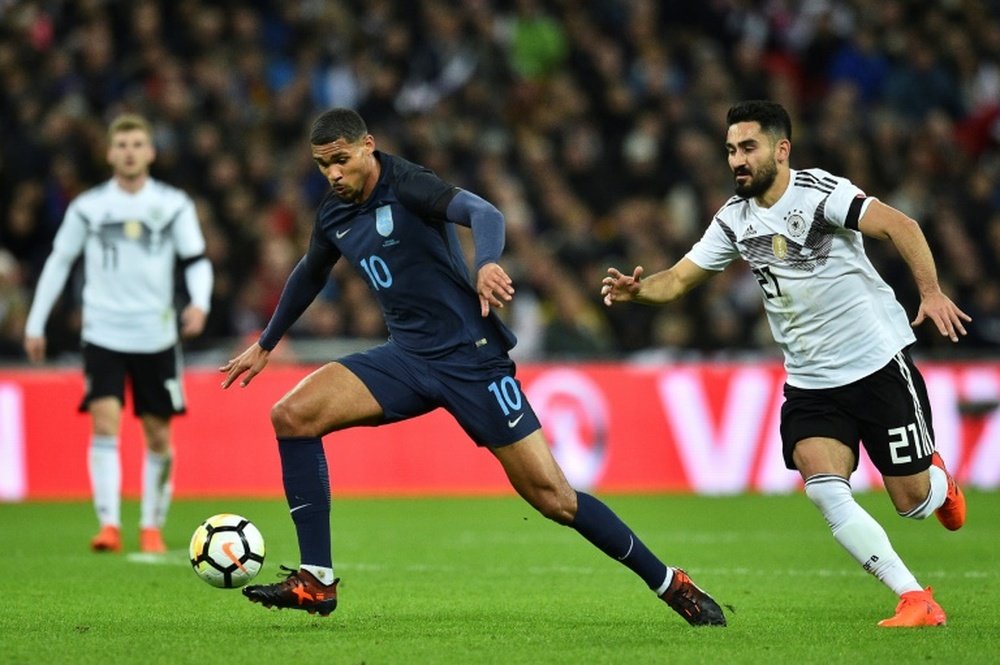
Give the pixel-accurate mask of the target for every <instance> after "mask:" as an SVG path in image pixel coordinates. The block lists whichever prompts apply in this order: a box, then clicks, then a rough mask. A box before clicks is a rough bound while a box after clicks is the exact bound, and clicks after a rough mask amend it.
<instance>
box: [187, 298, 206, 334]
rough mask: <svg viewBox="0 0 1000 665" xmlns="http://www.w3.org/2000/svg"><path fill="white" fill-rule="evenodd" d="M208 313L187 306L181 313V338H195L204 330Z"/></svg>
mask: <svg viewBox="0 0 1000 665" xmlns="http://www.w3.org/2000/svg"><path fill="white" fill-rule="evenodd" d="M207 318H208V312H206V311H205V310H203V309H202V308H200V307H196V306H194V305H188V306H187V307H185V308H184V311H183V312H181V337H183V338H185V339H190V338H192V337H197V336H198V335H200V334H201V331H203V330H204V329H205V319H207Z"/></svg>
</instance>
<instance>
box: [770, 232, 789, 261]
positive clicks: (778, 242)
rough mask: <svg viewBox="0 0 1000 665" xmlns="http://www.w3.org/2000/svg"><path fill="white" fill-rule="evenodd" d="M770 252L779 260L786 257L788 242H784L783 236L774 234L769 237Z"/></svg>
mask: <svg viewBox="0 0 1000 665" xmlns="http://www.w3.org/2000/svg"><path fill="white" fill-rule="evenodd" d="M771 252H773V253H774V256H775V257H777V258H778V259H780V260H784V258H785V257H786V256H788V241H787V240H785V236H783V235H778V234H777V233H776V234H774V236H772V237H771Z"/></svg>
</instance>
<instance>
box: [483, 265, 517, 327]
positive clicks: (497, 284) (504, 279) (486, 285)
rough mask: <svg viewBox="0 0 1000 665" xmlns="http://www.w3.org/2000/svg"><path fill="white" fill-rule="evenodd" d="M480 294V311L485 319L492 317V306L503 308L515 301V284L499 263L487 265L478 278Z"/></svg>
mask: <svg viewBox="0 0 1000 665" xmlns="http://www.w3.org/2000/svg"><path fill="white" fill-rule="evenodd" d="M476 292H477V293H479V311H480V314H482V315H483V317H487V316H489V315H490V306H493V307H500V308H502V307H503V304H504V303H505V302H510V301H511V300H513V299H514V282H513V280H511V278H510V276H509V275H508V274H507V271H505V270H504V269H503V268H501V267H500V264H498V263H485V264H483V267H482V268H480V269H479V274H478V275H477V277H476Z"/></svg>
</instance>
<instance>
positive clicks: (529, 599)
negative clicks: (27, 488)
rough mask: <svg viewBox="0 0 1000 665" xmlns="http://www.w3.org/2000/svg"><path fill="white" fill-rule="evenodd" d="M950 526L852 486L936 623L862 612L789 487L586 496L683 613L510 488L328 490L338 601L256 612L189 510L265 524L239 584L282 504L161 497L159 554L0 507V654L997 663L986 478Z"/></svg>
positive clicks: (57, 507) (272, 562)
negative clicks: (673, 575) (645, 560)
mask: <svg viewBox="0 0 1000 665" xmlns="http://www.w3.org/2000/svg"><path fill="white" fill-rule="evenodd" d="M967 495H968V499H969V521H968V523H967V524H966V526H965V528H963V529H962V530H961V531H958V532H956V533H950V532H947V531H945V530H944V529H943V528H942V527H941V526H940V525H939V524H938V523H937V522H936V520H934V519H933V518H932V519H930V520H927V521H924V522H914V521H911V520H904V519H901V518H899V517H897V516H896V515H895V513H894V512H893V510H892V507H891V505H890V504H889V501H888V498H887V497H886V496H885V495H884V494H882V493H871V494H863V495H861V496H860V497H859V501H860V502H861V503H862V505H864V506H865V507H866V508H867V509H868V510H870V511H871V512H872V513H873V514H874V515H875V517H876V518H877V519H879V520H880V521H881V523H882V524H883V525H884V526H885V527H886V530H887V531H888V532H889V535H890V537H891V538H892V540H893V543H894V545H895V547H896V549H897V551H898V552H899V553H900V554H901V555H902V556H903V558H904V560H905V561H906V562H907V563H908V565H909V566H910V568H911V570H913V571H914V573H915V574H916V575H917V577H918V579H919V580H920V581H921V582H922V583H923V584H926V585H931V586H933V587H934V588H935V595H936V597H937V599H938V600H939V602H940V603H941V605H942V606H943V607H944V608H945V611H946V612H947V613H948V625H947V626H945V627H943V628H925V629H916V630H909V629H907V630H899V629H897V630H887V629H879V628H876V627H875V623H876V622H877V621H878V620H879V619H882V618H884V617H886V616H889V615H891V614H892V611H893V609H894V606H895V603H896V599H895V597H894V596H893V595H892V594H891V593H890V592H889V591H888V590H887V589H885V588H884V587H883V586H882V585H881V584H880V583H878V582H877V581H876V580H874V579H873V578H871V577H869V576H868V575H866V574H865V573H863V572H862V571H861V570H860V569H859V567H858V566H857V565H856V564H855V563H854V562H853V561H852V560H851V559H850V557H849V556H848V555H847V553H846V552H844V551H842V550H841V548H840V547H839V545H837V544H836V543H835V542H834V541H833V539H832V538H831V536H830V534H829V531H828V529H827V527H826V525H825V523H824V522H823V520H822V518H821V517H820V515H819V513H818V512H817V511H816V510H815V508H813V506H812V505H810V504H809V502H808V501H807V500H806V498H805V497H804V496H802V495H801V494H798V495H791V496H739V497H724V498H706V497H696V496H604V497H602V498H604V499H605V500H606V501H607V502H608V504H609V505H611V506H612V507H613V508H614V509H615V510H616V511H618V513H619V514H620V515H621V516H622V517H623V518H624V519H625V520H626V521H627V522H628V523H629V524H630V525H631V526H632V527H633V528H634V529H635V530H636V532H637V533H638V534H639V535H640V537H642V538H643V539H644V540H645V541H646V543H647V544H648V545H649V546H650V547H651V548H652V549H653V550H654V551H655V552H657V553H658V554H660V556H661V557H662V558H663V559H664V560H665V561H666V562H667V563H669V564H674V565H680V566H683V567H685V568H686V569H687V570H688V572H689V573H691V575H692V576H693V577H694V578H695V580H696V581H697V582H698V583H699V584H700V585H701V586H702V587H704V588H705V589H706V590H708V591H709V592H710V593H712V594H713V595H714V596H715V598H716V599H717V600H719V602H720V603H722V604H723V605H724V606H725V607H726V608H727V615H728V618H729V627H728V628H724V629H714V628H701V629H694V628H691V627H689V626H688V625H687V624H686V623H684V622H683V621H682V620H681V619H680V617H678V616H677V615H675V614H674V613H673V612H671V611H670V610H669V609H668V608H667V607H666V605H664V604H663V603H661V602H660V601H658V600H657V599H656V598H655V597H654V596H653V595H652V594H651V593H650V592H649V591H648V590H647V589H646V588H645V586H644V585H643V584H642V582H641V581H640V580H639V579H638V578H637V577H635V576H634V575H633V574H632V573H631V572H629V571H627V570H626V569H624V568H623V567H621V566H619V565H618V564H616V563H615V562H613V561H611V560H609V559H607V558H606V557H605V556H604V555H602V554H601V553H600V552H598V551H597V550H595V549H594V548H592V547H590V546H589V545H588V544H587V543H586V542H585V541H583V540H582V539H581V538H580V537H579V536H578V535H577V534H576V533H575V532H573V531H572V530H570V529H567V528H564V527H560V526H557V525H555V524H552V523H549V522H547V521H546V520H544V519H543V518H541V517H540V516H538V515H537V514H535V513H534V512H533V511H532V510H531V509H530V508H529V507H528V506H527V505H526V504H524V503H523V502H521V501H520V500H518V499H516V498H513V497H500V498H474V499H473V498H449V499H338V498H336V497H335V499H334V505H333V517H332V521H333V532H334V557H335V564H336V568H337V574H338V575H339V576H340V577H341V578H342V579H343V581H342V584H341V588H340V606H339V607H338V609H337V611H336V612H334V613H333V614H332V615H331V616H329V617H327V618H319V617H313V616H309V615H307V614H306V613H304V612H296V611H291V610H282V611H277V610H265V609H264V608H262V607H260V606H258V605H253V604H251V603H249V602H248V601H247V600H245V599H244V598H243V597H242V595H241V594H240V592H239V591H238V590H224V589H215V588H212V587H210V586H208V585H207V584H205V583H203V582H201V581H200V580H198V579H197V578H196V577H195V575H194V574H193V573H192V571H191V570H190V569H189V568H190V566H189V565H188V563H187V540H188V538H189V537H190V534H191V532H192V531H193V530H194V528H195V526H196V525H197V524H198V523H199V522H200V521H201V520H202V519H203V518H205V517H207V516H209V515H211V514H214V513H217V512H237V513H241V514H243V515H245V516H247V517H249V518H250V519H252V520H253V521H254V522H255V523H256V524H257V525H258V526H259V527H260V529H261V531H262V532H263V534H264V537H265V539H266V540H267V547H268V552H267V561H266V563H265V565H264V569H263V571H262V573H261V575H260V576H259V577H258V578H257V581H261V580H263V581H273V580H276V579H277V570H278V564H279V563H284V564H288V565H294V564H297V549H296V546H295V537H294V531H293V528H292V524H291V521H290V519H289V518H288V514H287V507H286V506H285V505H284V503H283V502H282V501H260V500H253V499H239V498H233V499H214V500H206V501H178V502H175V505H174V508H173V510H172V512H171V516H170V521H169V523H168V526H167V529H166V531H165V536H166V539H167V542H168V545H169V546H170V547H171V548H172V550H171V552H169V553H168V554H167V555H165V556H163V557H152V558H150V557H143V556H141V555H137V554H135V553H134V552H135V550H136V543H137V534H136V531H137V529H135V528H134V526H133V525H134V524H135V523H136V521H137V513H138V508H137V506H136V504H135V503H134V502H131V503H126V505H125V524H126V530H125V538H126V549H127V550H128V551H127V552H126V553H125V554H122V555H108V554H102V555H97V554H92V553H91V552H89V551H88V549H87V544H88V541H89V538H90V536H91V535H92V534H93V532H94V531H95V522H94V518H93V515H92V510H91V507H90V505H89V503H83V502H80V503H28V504H2V505H0V541H2V547H0V562H2V564H3V574H2V575H0V663H3V664H5V665H6V664H21V663H23V664H25V665H35V664H39V663H42V664H44V663H94V664H100V665H113V664H117V663H143V664H157V663H164V664H171V665H173V664H182V663H197V664H199V665H204V664H213V663H239V664H241V665H242V664H250V663H268V664H271V665H277V664H279V663H309V662H316V663H321V662H322V663H369V664H380V663H405V664H410V663H446V664H447V663H455V664H463V665H464V664H468V663H498V664H500V663H503V664H505V665H506V664H510V663H572V664H573V665H583V664H588V665H589V664H591V663H630V664H634V663H698V662H717V663H768V664H771V663H824V664H829V663H942V664H944V663H965V664H967V663H995V662H998V661H1000V646H998V645H1000V609H998V608H1000V557H998V555H997V550H998V547H1000V493H984V492H968V493H967Z"/></svg>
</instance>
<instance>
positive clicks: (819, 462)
mask: <svg viewBox="0 0 1000 665" xmlns="http://www.w3.org/2000/svg"><path fill="white" fill-rule="evenodd" d="M792 459H793V461H794V462H795V468H796V469H798V471H799V473H800V474H802V477H803V478H804V479H806V478H810V477H812V476H815V475H819V474H835V475H838V476H840V477H841V478H850V476H851V473H853V472H854V469H855V467H856V466H857V455H856V454H855V453H854V451H853V450H852V449H851V448H850V447H849V446H846V445H844V443H843V442H841V441H839V440H837V439H830V438H826V437H810V438H807V439H802V440H800V441H799V442H798V443H797V444H796V445H795V449H794V450H793V452H792Z"/></svg>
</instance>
